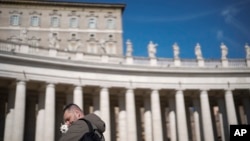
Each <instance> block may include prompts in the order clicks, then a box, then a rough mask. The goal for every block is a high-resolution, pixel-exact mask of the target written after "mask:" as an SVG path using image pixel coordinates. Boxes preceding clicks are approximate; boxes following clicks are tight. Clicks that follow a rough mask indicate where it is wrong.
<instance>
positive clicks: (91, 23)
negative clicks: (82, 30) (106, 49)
mask: <svg viewBox="0 0 250 141" xmlns="http://www.w3.org/2000/svg"><path fill="white" fill-rule="evenodd" d="M88 26H89V28H96V19H94V18H91V19H89V24H88Z"/></svg>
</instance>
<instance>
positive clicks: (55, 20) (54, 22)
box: [51, 17, 60, 27]
mask: <svg viewBox="0 0 250 141" xmlns="http://www.w3.org/2000/svg"><path fill="white" fill-rule="evenodd" d="M59 25H60V19H59V18H58V17H51V26H52V27H59Z"/></svg>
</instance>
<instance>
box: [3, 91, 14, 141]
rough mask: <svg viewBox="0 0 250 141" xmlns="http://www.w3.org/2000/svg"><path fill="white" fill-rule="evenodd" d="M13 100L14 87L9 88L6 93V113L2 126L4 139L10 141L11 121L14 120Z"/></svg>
mask: <svg viewBox="0 0 250 141" xmlns="http://www.w3.org/2000/svg"><path fill="white" fill-rule="evenodd" d="M14 102H15V90H14V88H10V89H9V95H8V107H7V108H8V109H7V110H8V113H7V115H6V119H5V128H4V141H11V137H12V134H13V132H12V130H13V121H14V114H15V113H14V112H15V111H14Z"/></svg>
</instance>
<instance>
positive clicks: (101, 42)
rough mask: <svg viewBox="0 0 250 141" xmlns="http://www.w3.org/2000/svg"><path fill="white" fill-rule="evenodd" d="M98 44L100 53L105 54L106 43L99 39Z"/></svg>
mask: <svg viewBox="0 0 250 141" xmlns="http://www.w3.org/2000/svg"><path fill="white" fill-rule="evenodd" d="M99 44H100V52H101V54H106V53H107V51H106V41H105V40H104V39H101V40H100V41H99Z"/></svg>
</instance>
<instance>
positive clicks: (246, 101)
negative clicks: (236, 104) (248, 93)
mask: <svg viewBox="0 0 250 141" xmlns="http://www.w3.org/2000/svg"><path fill="white" fill-rule="evenodd" d="M242 102H243V105H244V111H245V114H246V120H247V124H250V110H249V109H250V101H249V97H244V98H243V100H242Z"/></svg>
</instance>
